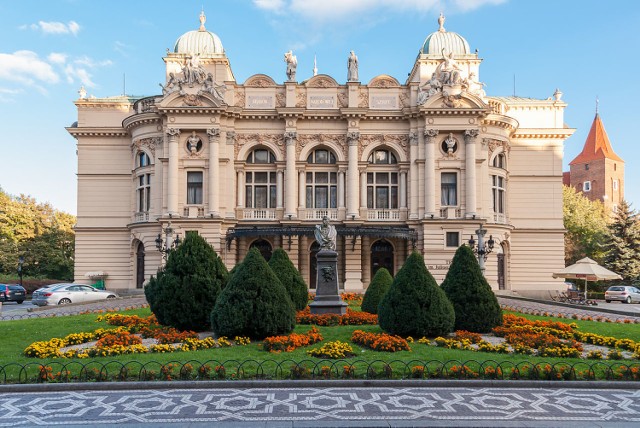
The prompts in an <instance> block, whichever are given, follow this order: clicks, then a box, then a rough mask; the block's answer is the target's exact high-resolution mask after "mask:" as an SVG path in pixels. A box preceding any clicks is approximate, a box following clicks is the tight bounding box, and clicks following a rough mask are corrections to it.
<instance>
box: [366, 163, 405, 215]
mask: <svg viewBox="0 0 640 428" xmlns="http://www.w3.org/2000/svg"><path fill="white" fill-rule="evenodd" d="M367 208H370V209H392V210H395V209H398V173H397V172H367Z"/></svg>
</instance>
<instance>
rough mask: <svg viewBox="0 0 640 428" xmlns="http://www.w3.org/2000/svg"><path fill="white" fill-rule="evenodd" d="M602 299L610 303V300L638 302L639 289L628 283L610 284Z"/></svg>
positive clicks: (639, 300) (639, 297)
mask: <svg viewBox="0 0 640 428" xmlns="http://www.w3.org/2000/svg"><path fill="white" fill-rule="evenodd" d="M604 300H605V301H606V302H607V303H611V301H612V300H618V301H620V302H623V303H638V302H640V290H638V289H637V288H636V287H632V286H630V285H612V286H611V287H609V289H608V290H607V291H605V292H604Z"/></svg>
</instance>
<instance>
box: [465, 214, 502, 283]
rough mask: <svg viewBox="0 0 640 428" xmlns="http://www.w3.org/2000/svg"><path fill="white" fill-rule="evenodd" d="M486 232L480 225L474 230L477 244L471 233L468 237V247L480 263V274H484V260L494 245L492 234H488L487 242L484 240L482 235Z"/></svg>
mask: <svg viewBox="0 0 640 428" xmlns="http://www.w3.org/2000/svg"><path fill="white" fill-rule="evenodd" d="M486 234H487V229H485V228H483V227H482V225H480V227H479V228H478V229H477V230H476V235H477V236H478V245H477V246H476V241H475V240H474V239H473V235H471V238H469V247H471V249H472V250H473V253H474V254H475V255H476V257H478V264H479V265H480V270H481V271H482V275H483V276H484V270H485V267H484V262H485V261H487V257H488V256H489V253H490V252H492V251H493V246H494V245H495V243H496V242H495V241H494V240H493V235H489V240H488V241H487V242H485V241H484V236H485V235H486Z"/></svg>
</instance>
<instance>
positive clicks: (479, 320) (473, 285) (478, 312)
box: [440, 245, 502, 333]
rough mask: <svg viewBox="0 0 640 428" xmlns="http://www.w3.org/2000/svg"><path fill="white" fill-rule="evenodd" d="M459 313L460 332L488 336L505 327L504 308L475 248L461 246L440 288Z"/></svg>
mask: <svg viewBox="0 0 640 428" xmlns="http://www.w3.org/2000/svg"><path fill="white" fill-rule="evenodd" d="M440 287H441V288H442V290H443V291H444V292H445V294H446V295H447V297H448V298H449V300H450V301H451V303H452V304H453V309H454V311H455V313H456V324H455V329H456V330H466V331H471V332H474V333H488V332H490V331H491V330H492V329H493V328H494V327H497V326H499V325H501V324H502V309H500V304H498V299H497V298H496V296H495V294H494V293H493V291H492V290H491V286H490V285H489V283H488V282H487V280H486V279H485V277H484V276H483V275H482V271H481V270H480V265H478V260H477V259H476V257H475V255H474V254H473V251H472V250H471V248H469V247H467V246H466V245H463V246H461V247H460V248H458V250H457V251H456V254H455V255H454V256H453V260H452V261H451V265H450V266H449V271H448V272H447V276H446V277H445V279H444V282H443V283H442V284H441V286H440Z"/></svg>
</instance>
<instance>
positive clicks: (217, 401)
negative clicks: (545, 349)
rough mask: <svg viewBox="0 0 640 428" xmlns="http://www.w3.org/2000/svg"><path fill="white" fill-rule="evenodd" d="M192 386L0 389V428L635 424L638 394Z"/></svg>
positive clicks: (502, 389)
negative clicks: (24, 427)
mask: <svg viewBox="0 0 640 428" xmlns="http://www.w3.org/2000/svg"><path fill="white" fill-rule="evenodd" d="M528 386H531V387H528ZM80 387H81V386H80ZM196 387H197V388H195V389H189V388H185V389H152V390H149V389H130V390H113V391H110V390H99V391H88V390H76V391H68V390H67V391H65V390H58V391H42V392H8V393H5V392H4V391H3V390H2V389H0V427H23V426H29V427H30V426H101V425H105V426H106V424H109V425H113V424H118V425H121V426H143V425H146V426H154V427H156V426H167V425H174V426H175V425H180V426H205V425H206V426H216V427H220V426H222V427H230V426H234V427H235V426H290V427H293V426H359V427H363V426H522V427H524V426H527V427H530V426H549V427H553V426H576V427H577V426H581V427H595V426H640V390H637V389H635V390H634V389H589V388H535V387H534V386H532V385H527V384H523V385H520V386H518V387H493V386H492V387H477V388H473V387H455V386H454V387H372V386H370V387H350V388H346V387H323V388H314V387H304V388H295V387H275V388H274V387H271V388H267V387H265V388H249V389H236V388H229V389H226V388H200V387H198V385H196Z"/></svg>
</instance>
